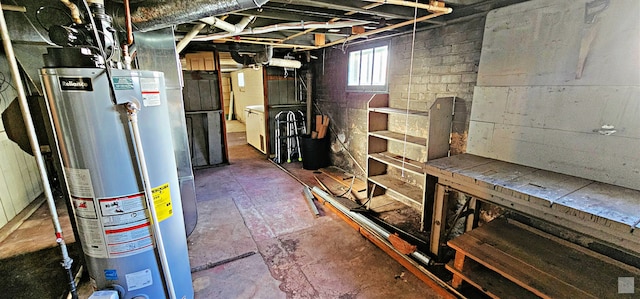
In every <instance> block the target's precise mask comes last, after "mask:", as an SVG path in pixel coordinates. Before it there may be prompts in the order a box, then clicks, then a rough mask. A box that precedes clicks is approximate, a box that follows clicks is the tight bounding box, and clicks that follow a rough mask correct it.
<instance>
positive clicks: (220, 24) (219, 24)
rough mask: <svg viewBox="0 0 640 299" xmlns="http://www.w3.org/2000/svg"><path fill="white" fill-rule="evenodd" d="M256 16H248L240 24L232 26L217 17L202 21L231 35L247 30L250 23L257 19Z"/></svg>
mask: <svg viewBox="0 0 640 299" xmlns="http://www.w3.org/2000/svg"><path fill="white" fill-rule="evenodd" d="M255 18H256V17H255V16H246V17H244V18H242V20H240V22H238V24H235V25H233V24H231V23H229V22H227V21H224V20H221V19H218V18H216V17H208V18H204V19H200V21H201V22H204V23H207V24H209V25H211V26H214V27H216V28H220V29H222V30H224V31H226V32H229V33H233V34H236V33H240V32H242V30H244V29H245V28H247V26H248V25H249V23H251V21H253V19H255Z"/></svg>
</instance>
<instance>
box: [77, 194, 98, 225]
mask: <svg viewBox="0 0 640 299" xmlns="http://www.w3.org/2000/svg"><path fill="white" fill-rule="evenodd" d="M71 199H72V201H73V209H74V211H75V212H76V216H77V217H82V218H91V219H97V218H98V215H96V206H95V203H94V202H93V198H84V197H75V196H73V195H72V196H71Z"/></svg>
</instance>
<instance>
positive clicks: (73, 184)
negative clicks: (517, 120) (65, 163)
mask: <svg viewBox="0 0 640 299" xmlns="http://www.w3.org/2000/svg"><path fill="white" fill-rule="evenodd" d="M64 174H65V176H66V178H67V183H68V184H69V193H70V194H71V195H73V196H75V197H81V198H94V197H95V196H94V195H93V185H92V184H91V174H90V173H89V169H81V168H69V167H65V168H64Z"/></svg>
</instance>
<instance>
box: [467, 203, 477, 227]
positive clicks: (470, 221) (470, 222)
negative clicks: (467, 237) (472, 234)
mask: <svg viewBox="0 0 640 299" xmlns="http://www.w3.org/2000/svg"><path fill="white" fill-rule="evenodd" d="M477 205H478V204H477V202H476V198H475V197H472V198H471V199H469V207H468V209H469V210H473V213H470V214H469V216H467V222H466V227H465V231H466V232H468V231H470V230H472V229H473V223H474V222H475V220H476V206H477Z"/></svg>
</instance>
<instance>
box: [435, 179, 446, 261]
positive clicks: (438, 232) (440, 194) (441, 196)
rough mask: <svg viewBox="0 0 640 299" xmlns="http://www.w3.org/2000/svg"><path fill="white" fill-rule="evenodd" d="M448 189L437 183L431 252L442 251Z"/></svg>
mask: <svg viewBox="0 0 640 299" xmlns="http://www.w3.org/2000/svg"><path fill="white" fill-rule="evenodd" d="M447 195H448V194H447V192H446V189H445V187H444V186H443V185H440V184H436V195H435V199H434V203H433V218H432V220H431V221H432V222H431V253H433V254H435V255H436V256H437V255H438V252H439V251H440V237H441V236H442V231H443V230H444V227H445V224H444V220H445V215H444V213H445V210H444V207H445V206H446V204H445V201H446V199H445V197H446V196H447Z"/></svg>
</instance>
